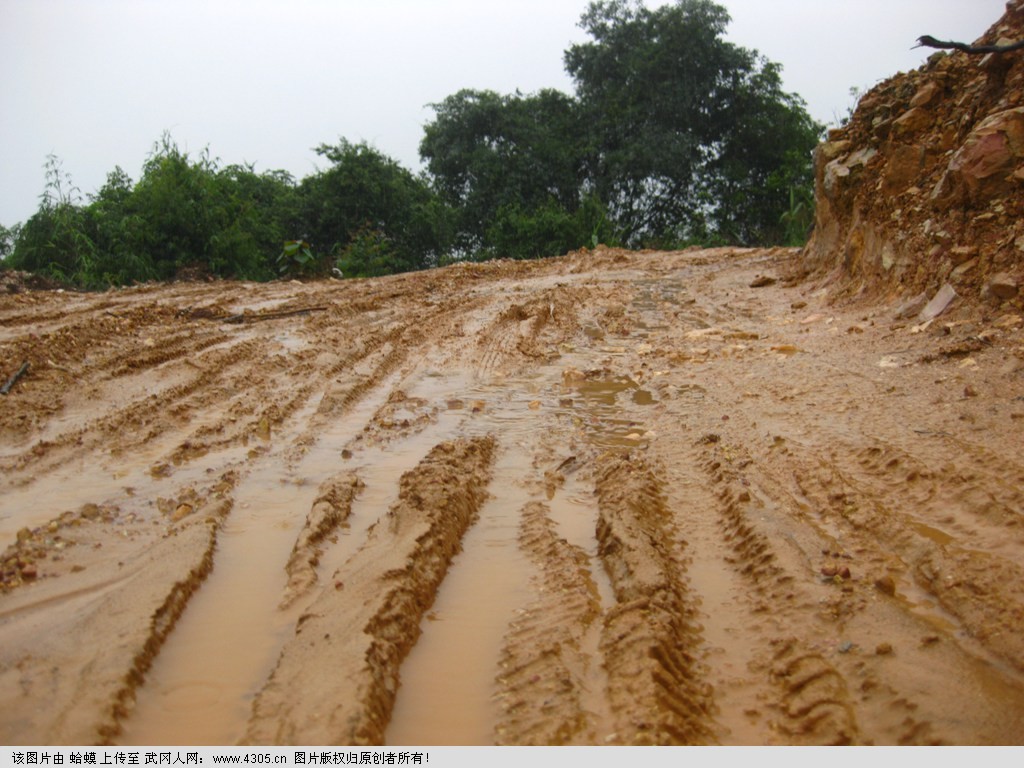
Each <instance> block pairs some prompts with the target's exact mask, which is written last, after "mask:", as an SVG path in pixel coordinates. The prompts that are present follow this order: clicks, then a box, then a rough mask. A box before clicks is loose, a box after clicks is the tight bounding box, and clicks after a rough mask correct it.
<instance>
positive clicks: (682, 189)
mask: <svg viewBox="0 0 1024 768" xmlns="http://www.w3.org/2000/svg"><path fill="white" fill-rule="evenodd" d="M728 22H729V16H728V13H727V12H726V10H725V9H724V8H722V7H721V6H719V5H716V4H715V3H713V2H710V0H677V1H676V2H675V3H673V4H669V5H665V6H662V7H660V8H657V9H654V10H650V9H648V8H646V7H645V6H644V5H643V4H642V3H639V2H630V1H629V0H607V1H604V2H593V3H591V4H590V6H589V7H588V9H587V11H586V13H584V15H583V18H582V21H581V26H582V27H583V28H584V29H585V30H586V31H587V32H588V33H589V34H590V35H591V37H592V38H593V40H592V41H590V42H585V43H580V44H576V45H573V46H571V47H570V48H569V50H568V51H566V54H565V63H566V68H567V70H568V71H569V73H570V74H571V75H572V77H573V79H574V80H575V82H576V88H577V94H578V98H579V99H580V103H581V109H582V110H583V113H584V115H585V116H586V120H585V122H586V125H587V126H589V132H590V140H589V147H590V154H589V156H588V159H587V167H588V175H589V179H590V180H591V182H592V184H593V187H594V189H595V190H596V191H597V194H598V195H599V196H600V197H601V199H602V200H604V201H605V203H606V204H607V206H608V208H609V211H610V213H611V215H612V217H613V218H614V219H615V221H616V223H617V225H618V226H619V228H620V230H621V232H622V234H623V237H624V239H625V240H626V241H627V242H628V243H630V244H633V245H640V244H657V243H663V242H666V241H672V240H681V239H692V238H697V239H705V240H706V239H709V238H719V239H723V238H724V239H725V240H727V241H734V242H741V243H751V244H753V243H765V242H773V241H775V240H776V239H777V238H778V237H779V232H778V218H779V215H780V214H781V213H782V212H783V211H784V210H785V208H786V198H787V194H788V189H789V188H790V187H791V186H794V185H809V183H810V172H811V170H810V169H811V151H812V149H813V147H814V145H815V144H816V143H817V140H818V137H819V135H820V132H821V127H820V126H818V125H817V124H815V123H814V121H813V120H811V119H810V117H809V116H808V115H807V113H806V111H805V110H804V108H803V103H802V102H801V101H800V100H799V99H798V98H797V97H795V96H792V95H790V94H786V93H784V92H783V91H782V90H781V80H780V77H779V70H778V66H777V65H775V64H771V63H770V62H767V61H765V60H764V59H763V58H761V57H759V56H758V54H757V53H756V51H749V50H747V49H744V48H741V47H738V46H736V45H734V44H732V43H729V42H726V41H725V40H724V39H723V37H722V35H723V34H724V31H725V28H726V25H727V24H728Z"/></svg>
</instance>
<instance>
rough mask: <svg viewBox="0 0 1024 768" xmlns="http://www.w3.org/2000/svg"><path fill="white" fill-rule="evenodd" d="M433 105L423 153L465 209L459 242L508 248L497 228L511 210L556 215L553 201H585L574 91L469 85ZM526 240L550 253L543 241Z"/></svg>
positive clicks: (442, 189) (440, 184) (437, 179)
mask: <svg viewBox="0 0 1024 768" xmlns="http://www.w3.org/2000/svg"><path fill="white" fill-rule="evenodd" d="M433 108H434V111H435V112H436V114H437V116H436V118H435V120H434V121H433V122H432V123H430V124H429V125H427V126H426V128H425V131H424V138H423V141H422V142H421V144H420V155H421V156H422V157H423V159H424V160H425V161H426V162H427V170H428V172H429V173H430V175H431V177H432V178H433V180H434V184H435V185H436V188H437V190H438V193H439V194H440V195H441V197H442V198H443V200H444V202H445V203H447V204H448V205H449V206H451V207H452V209H454V210H455V211H457V219H456V226H457V227H458V236H457V238H456V247H457V249H458V250H461V251H465V252H473V251H476V250H480V249H483V250H488V251H490V250H495V249H497V250H503V249H507V244H506V243H502V244H501V246H500V247H499V243H497V242H495V241H494V240H493V239H492V235H494V234H495V233H498V232H499V231H502V230H503V229H506V228H505V227H504V224H510V223H511V222H510V221H509V218H510V217H511V218H513V219H521V218H522V216H523V215H524V212H525V213H526V215H529V216H541V217H548V218H550V213H551V211H552V206H556V207H558V208H559V209H560V210H561V212H562V213H564V214H566V215H567V216H569V217H571V216H572V214H573V213H574V212H575V211H576V209H577V208H578V207H579V201H580V188H581V186H580V185H581V182H582V175H581V171H582V157H583V151H582V150H583V148H582V146H581V141H582V137H583V133H582V130H581V126H580V122H579V113H578V109H577V105H576V102H575V101H574V100H573V99H572V98H570V97H568V96H566V95H564V94H561V93H559V92H557V91H553V90H544V91H540V92H539V93H537V94H534V95H531V96H523V95H522V94H519V93H516V94H515V95H512V96H500V95H498V94H496V93H494V92H493V91H473V90H463V91H459V92H458V93H456V94H454V95H452V96H449V97H448V98H446V99H445V100H444V101H443V102H441V103H440V104H435V105H433ZM502 211H504V213H502ZM549 223H550V222H549ZM547 228H548V227H541V230H546V229H547ZM522 234H523V235H524V236H525V235H526V234H528V233H526V232H523V233H522ZM538 234H540V232H538ZM544 237H545V236H544V235H541V238H542V240H543V239H544ZM522 248H523V249H525V250H527V251H535V252H538V253H544V251H543V244H542V242H541V241H537V242H531V243H525V244H523V245H522Z"/></svg>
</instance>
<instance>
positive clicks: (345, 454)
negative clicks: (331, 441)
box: [341, 448, 352, 460]
mask: <svg viewBox="0 0 1024 768" xmlns="http://www.w3.org/2000/svg"><path fill="white" fill-rule="evenodd" d="M341 458H343V459H346V460H347V459H351V458H352V451H350V450H349V449H348V448H344V449H342V451H341Z"/></svg>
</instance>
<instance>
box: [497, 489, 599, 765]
mask: <svg viewBox="0 0 1024 768" xmlns="http://www.w3.org/2000/svg"><path fill="white" fill-rule="evenodd" d="M519 544H520V546H521V548H522V549H523V550H524V551H525V552H526V553H527V554H528V555H529V557H530V559H531V560H532V561H533V564H534V566H535V567H536V569H537V571H538V577H537V579H536V581H537V582H538V591H539V593H540V594H539V596H538V597H537V599H536V600H535V601H534V602H533V603H531V604H530V605H528V606H527V607H526V608H524V609H522V610H521V612H520V613H519V614H518V615H517V616H516V617H515V618H514V619H513V621H512V622H511V624H510V626H509V631H508V634H507V636H506V642H505V647H504V649H503V651H502V657H501V661H500V663H499V664H500V667H501V672H500V673H499V677H498V684H499V686H500V693H499V694H498V697H499V701H500V704H501V710H502V714H501V716H500V717H499V720H498V722H497V724H496V726H495V743H497V744H534V745H545V744H546V745H556V744H557V745H561V744H592V743H595V741H596V740H597V739H596V732H597V726H598V723H597V721H596V719H595V718H596V715H595V713H593V712H589V711H587V710H586V708H585V698H586V689H587V688H588V687H589V686H590V684H591V681H592V680H593V679H594V677H595V675H594V673H593V671H592V670H591V667H592V666H593V665H594V664H597V663H599V662H600V659H595V658H592V657H590V656H588V655H587V653H586V650H585V649H584V644H585V642H586V634H587V633H588V632H589V631H590V627H591V625H593V624H595V623H596V622H597V621H598V620H599V619H600V616H601V604H600V600H599V598H598V593H597V587H596V586H595V584H594V581H593V578H592V577H591V575H590V571H589V569H588V567H587V566H588V564H589V557H587V555H586V553H585V552H583V551H582V550H580V549H579V548H578V547H576V546H573V545H572V544H570V543H569V542H568V541H566V540H565V539H563V538H561V537H559V536H558V535H557V533H556V527H555V524H554V522H553V521H552V519H551V509H550V507H548V506H547V505H546V504H544V503H542V502H539V501H533V502H530V503H528V504H527V505H526V506H525V507H523V509H522V512H521V519H520V528H519ZM538 701H540V702H543V703H541V704H540V705H538Z"/></svg>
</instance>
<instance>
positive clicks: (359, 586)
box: [246, 437, 495, 744]
mask: <svg viewBox="0 0 1024 768" xmlns="http://www.w3.org/2000/svg"><path fill="white" fill-rule="evenodd" d="M494 451H495V440H494V439H493V438H491V437H483V438H473V439H469V440H458V441H454V442H446V443H441V444H439V445H437V446H436V447H435V448H434V449H433V450H431V452H430V453H429V454H428V455H427V457H426V458H425V459H424V460H423V461H422V462H421V463H420V464H419V465H418V466H417V467H416V469H414V470H412V471H411V472H408V473H406V474H405V475H404V476H403V477H402V480H401V491H400V494H399V499H398V502H397V503H396V504H395V506H393V507H392V508H391V509H390V510H389V511H388V514H387V516H386V518H384V519H383V520H381V521H379V522H378V523H376V524H375V525H374V526H373V527H372V528H371V530H370V533H369V536H368V538H367V540H366V542H365V543H364V545H363V546H362V547H361V548H360V550H359V551H358V552H357V553H356V554H355V555H354V556H353V558H352V559H351V560H350V561H349V562H348V563H347V564H346V566H345V567H344V569H343V570H342V571H341V572H340V573H339V574H338V575H337V578H338V581H339V582H340V583H341V584H342V586H341V587H340V588H337V589H330V590H326V591H324V592H322V593H321V594H320V596H319V597H318V598H317V599H316V600H315V601H314V602H313V603H312V604H311V605H310V606H309V608H308V612H307V613H306V614H304V615H303V616H302V617H301V618H300V620H299V624H298V626H297V627H296V633H295V636H294V637H293V638H292V639H291V640H290V641H289V642H288V643H287V644H286V645H285V648H284V649H283V651H282V652H281V656H280V658H279V660H278V664H277V667H276V668H275V670H274V672H273V674H272V675H271V677H270V680H269V681H268V683H267V685H266V686H265V687H264V688H263V690H262V691H261V692H260V693H259V695H258V696H257V698H256V701H255V702H254V704H253V715H252V718H251V720H250V724H249V729H248V732H247V734H246V740H247V741H250V742H254V743H275V744H297V743H307V744H380V743H382V740H383V736H384V729H385V727H386V725H387V722H388V719H389V717H390V712H391V707H392V706H393V704H394V697H395V693H396V691H397V688H398V670H399V667H400V665H401V662H402V660H403V659H404V658H405V656H406V654H407V653H408V652H409V649H410V648H411V647H412V645H413V644H414V643H415V642H416V638H417V637H418V635H419V632H420V629H419V623H420V620H421V618H422V616H423V614H424V612H425V611H426V610H427V608H428V607H429V605H430V603H431V602H432V601H433V598H434V595H435V593H436V591H437V588H438V586H439V584H440V583H441V581H442V579H443V578H444V575H445V573H446V571H447V569H448V566H449V564H450V562H451V559H452V557H453V556H454V555H455V553H456V552H457V551H458V550H459V548H460V542H461V539H462V537H463V536H464V535H465V532H466V531H467V530H468V528H469V527H470V526H471V525H472V524H473V522H474V520H475V518H476V515H477V512H478V510H479V508H480V505H481V504H482V503H483V500H484V496H485V493H486V487H487V483H488V480H489V476H490V467H491V463H492V462H493V458H494ZM359 596H361V599H362V605H360V606H358V607H357V606H356V605H353V603H355V602H357V601H359V600H360V597H359ZM339 609H340V610H339ZM327 670H330V674H329V675H328V674H326V671H327ZM339 690H341V691H344V694H343V695H341V696H339Z"/></svg>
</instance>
